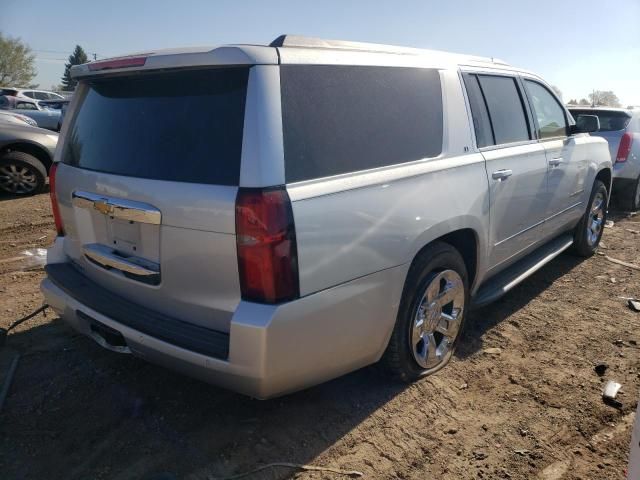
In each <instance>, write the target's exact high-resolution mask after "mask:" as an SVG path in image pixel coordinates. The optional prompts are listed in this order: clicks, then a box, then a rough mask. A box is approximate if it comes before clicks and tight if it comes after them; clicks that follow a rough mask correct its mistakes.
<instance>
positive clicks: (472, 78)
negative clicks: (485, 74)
mask: <svg viewBox="0 0 640 480" xmlns="http://www.w3.org/2000/svg"><path fill="white" fill-rule="evenodd" d="M463 78H464V84H465V87H466V89H467V97H469V106H470V107H471V117H472V119H473V128H474V130H475V132H476V144H477V145H478V148H482V147H487V146H489V145H495V139H494V138H493V131H492V130H491V120H490V119H489V112H487V105H486V103H485V101H484V97H483V95H482V90H481V89H480V84H479V83H478V77H477V75H471V74H467V73H465V74H464V77H463Z"/></svg>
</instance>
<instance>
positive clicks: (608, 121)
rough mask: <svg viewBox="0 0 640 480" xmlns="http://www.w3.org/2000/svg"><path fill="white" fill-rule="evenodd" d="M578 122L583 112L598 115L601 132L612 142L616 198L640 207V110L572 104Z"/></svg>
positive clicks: (625, 204)
mask: <svg viewBox="0 0 640 480" xmlns="http://www.w3.org/2000/svg"><path fill="white" fill-rule="evenodd" d="M568 108H569V112H571V115H573V118H575V120H576V122H579V121H580V116H581V115H596V116H597V117H598V119H599V120H600V129H599V130H598V131H597V132H594V133H592V134H591V135H597V136H599V137H602V138H604V139H606V140H607V142H609V151H610V152H611V161H612V162H613V190H612V196H613V199H614V201H615V202H616V203H617V204H618V205H619V206H620V207H622V208H627V209H630V210H632V211H636V210H640V110H626V109H622V108H609V107H579V108H578V107H568Z"/></svg>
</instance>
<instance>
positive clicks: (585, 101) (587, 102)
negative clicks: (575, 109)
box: [578, 98, 591, 105]
mask: <svg viewBox="0 0 640 480" xmlns="http://www.w3.org/2000/svg"><path fill="white" fill-rule="evenodd" d="M578 105H591V103H589V100H587V99H586V98H581V99H580V101H579V102H578Z"/></svg>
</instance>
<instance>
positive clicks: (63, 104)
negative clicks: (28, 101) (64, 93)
mask: <svg viewBox="0 0 640 480" xmlns="http://www.w3.org/2000/svg"><path fill="white" fill-rule="evenodd" d="M70 102H71V97H68V98H62V99H56V100H40V101H39V102H38V103H39V104H40V106H42V107H45V108H48V109H51V110H59V111H60V118H58V128H57V130H58V131H60V128H62V121H63V120H64V114H65V113H66V112H67V107H68V106H69V103H70Z"/></svg>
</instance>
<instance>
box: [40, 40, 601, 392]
mask: <svg viewBox="0 0 640 480" xmlns="http://www.w3.org/2000/svg"><path fill="white" fill-rule="evenodd" d="M72 74H73V76H74V77H75V78H76V79H78V80H79V86H78V89H77V91H76V95H75V98H74V99H73V101H72V104H71V105H70V107H69V113H68V115H67V117H66V118H65V122H64V125H63V133H62V136H61V144H60V148H59V149H58V150H57V160H58V163H57V164H56V165H57V166H56V167H55V168H54V170H53V172H52V175H51V183H52V187H51V192H52V197H53V211H54V216H55V220H56V225H57V229H58V237H57V239H56V241H55V244H54V245H53V246H52V247H51V249H50V250H49V253H48V265H47V267H46V271H47V274H48V278H46V279H45V280H44V281H43V283H42V291H43V292H44V295H45V297H46V301H47V303H49V304H50V305H51V306H52V307H53V308H54V309H55V310H56V312H58V313H59V315H60V316H61V317H63V318H64V319H65V320H66V321H67V322H68V323H69V324H71V325H72V326H73V327H74V328H76V329H77V330H79V331H80V332H82V333H84V334H86V335H88V336H90V337H92V338H93V339H95V340H96V341H97V342H98V343H99V344H100V345H102V346H104V347H106V348H109V349H111V350H115V351H118V352H127V353H133V354H134V355H138V356H140V357H142V358H144V359H147V360H149V361H151V362H156V363H158V364H161V365H165V366H167V367H170V368H173V369H176V370H179V371H182V372H184V373H186V374H188V375H192V376H195V377H198V378H201V379H204V380H206V381H208V382H212V383H216V384H219V385H223V386H225V387H228V388H230V389H234V390H237V391H240V392H243V393H246V394H249V395H252V396H256V397H259V398H267V397H272V396H276V395H281V394H284V393H287V392H291V391H294V390H298V389H302V388H305V387H308V386H310V385H314V384H317V383H319V382H323V381H325V380H328V379H331V378H334V377H337V376H339V375H342V374H345V373H347V372H350V371H353V370H355V369H358V368H360V367H363V366H365V365H368V364H372V363H374V362H378V361H379V360H381V359H382V361H383V362H384V365H385V366H386V368H387V369H388V370H389V371H390V372H391V373H392V374H393V375H395V376H396V377H398V378H400V379H403V380H406V381H412V380H416V379H418V378H420V377H423V376H425V375H427V374H430V373H433V372H435V371H437V370H439V369H440V368H442V367H443V366H444V365H445V364H446V363H447V362H448V361H449V359H450V358H451V355H452V353H453V350H454V347H455V345H456V340H457V339H458V336H459V335H458V334H459V332H460V329H461V327H462V324H463V322H464V318H465V316H466V312H467V311H468V310H469V308H470V307H471V305H472V304H475V305H479V304H484V303H487V302H489V301H491V300H493V299H495V298H498V297H499V296H500V295H502V294H504V293H505V292H507V291H508V290H510V289H511V288H512V287H513V286H514V285H516V284H517V283H518V282H520V281H521V280H523V279H524V278H525V277H527V276H528V275H530V274H531V273H532V272H533V271H535V270H536V269H538V268H540V267H541V266H542V265H544V264H545V263H547V262H549V261H550V260H551V259H552V258H554V257H555V256H557V255H558V254H559V253H560V252H562V251H563V250H565V249H567V248H569V247H572V246H573V249H574V251H575V252H577V253H578V254H580V255H584V256H588V255H591V254H593V252H594V251H595V249H596V248H597V246H598V242H599V241H600V237H601V235H602V226H603V223H604V221H605V217H606V207H607V202H608V196H609V195H608V192H609V188H610V185H611V176H612V174H611V159H610V157H609V151H608V147H607V143H606V141H605V140H603V139H601V138H595V137H590V136H589V135H585V134H584V132H587V131H590V130H591V131H592V130H596V129H597V128H598V121H597V118H596V117H583V119H582V122H581V125H580V126H579V127H578V126H576V125H575V124H574V122H573V119H572V118H571V115H570V114H569V113H568V112H567V111H566V110H565V108H564V107H563V106H562V104H561V103H560V101H559V100H558V99H557V98H556V96H555V95H554V94H553V92H552V90H551V89H550V88H549V86H548V85H547V84H546V83H545V82H544V81H543V80H541V79H540V78H539V77H537V76H536V75H534V74H531V73H528V72H525V71H523V70H520V69H517V68H514V67H511V66H509V65H507V64H505V63H503V62H499V61H496V60H492V59H487V58H478V57H469V56H464V55H454V54H448V53H442V52H434V51H426V50H416V49H408V48H396V47H390V46H383V45H369V44H358V43H350V42H335V41H326V40H317V39H309V38H302V37H291V36H284V37H280V38H278V39H276V40H275V41H274V42H273V43H272V44H271V45H270V46H254V45H235V46H233V45H232V46H223V47H219V48H215V49H213V50H209V51H200V50H189V51H175V50H173V51H161V52H157V53H151V54H145V55H144V56H131V57H121V58H116V59H111V60H106V61H99V62H94V63H90V64H88V65H82V66H78V67H74V68H73V69H72Z"/></svg>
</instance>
